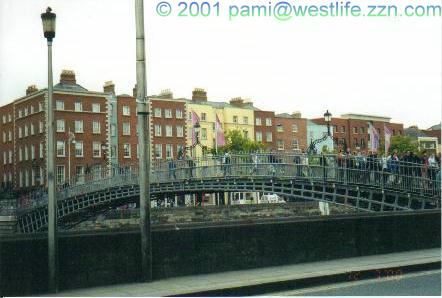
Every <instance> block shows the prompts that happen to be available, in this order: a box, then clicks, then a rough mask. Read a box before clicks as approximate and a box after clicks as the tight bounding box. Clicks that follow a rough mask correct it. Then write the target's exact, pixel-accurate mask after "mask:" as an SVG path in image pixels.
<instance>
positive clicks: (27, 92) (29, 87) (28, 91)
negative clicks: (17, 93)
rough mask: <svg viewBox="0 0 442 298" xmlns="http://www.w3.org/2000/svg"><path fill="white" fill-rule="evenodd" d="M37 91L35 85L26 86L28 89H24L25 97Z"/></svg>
mask: <svg viewBox="0 0 442 298" xmlns="http://www.w3.org/2000/svg"><path fill="white" fill-rule="evenodd" d="M37 91H38V88H37V86H35V85H30V86H28V88H26V95H29V94H32V93H35V92H37Z"/></svg>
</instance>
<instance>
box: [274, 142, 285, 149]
mask: <svg viewBox="0 0 442 298" xmlns="http://www.w3.org/2000/svg"><path fill="white" fill-rule="evenodd" d="M276 145H277V147H278V150H284V141H283V140H277V141H276Z"/></svg>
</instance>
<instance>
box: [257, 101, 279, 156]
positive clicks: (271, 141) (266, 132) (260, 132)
mask: <svg viewBox="0 0 442 298" xmlns="http://www.w3.org/2000/svg"><path fill="white" fill-rule="evenodd" d="M254 118H255V141H256V142H259V143H262V144H263V145H264V146H265V148H266V149H267V150H275V149H276V146H275V143H276V140H275V136H276V129H275V127H276V126H275V112H272V111H261V110H258V109H255V111H254Z"/></svg>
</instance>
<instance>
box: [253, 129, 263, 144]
mask: <svg viewBox="0 0 442 298" xmlns="http://www.w3.org/2000/svg"><path fill="white" fill-rule="evenodd" d="M255 138H256V141H257V142H259V143H262V132H260V131H257V132H256V133H255Z"/></svg>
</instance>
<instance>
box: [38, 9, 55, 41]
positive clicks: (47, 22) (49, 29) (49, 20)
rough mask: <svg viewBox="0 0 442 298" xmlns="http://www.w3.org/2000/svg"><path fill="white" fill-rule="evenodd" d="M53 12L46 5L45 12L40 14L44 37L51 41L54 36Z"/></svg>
mask: <svg viewBox="0 0 442 298" xmlns="http://www.w3.org/2000/svg"><path fill="white" fill-rule="evenodd" d="M55 18H56V15H55V13H53V12H52V8H50V7H48V8H47V9H46V12H45V13H42V14H41V21H42V23H43V33H44V37H45V38H46V39H47V40H48V41H52V39H53V38H54V37H55Z"/></svg>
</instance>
